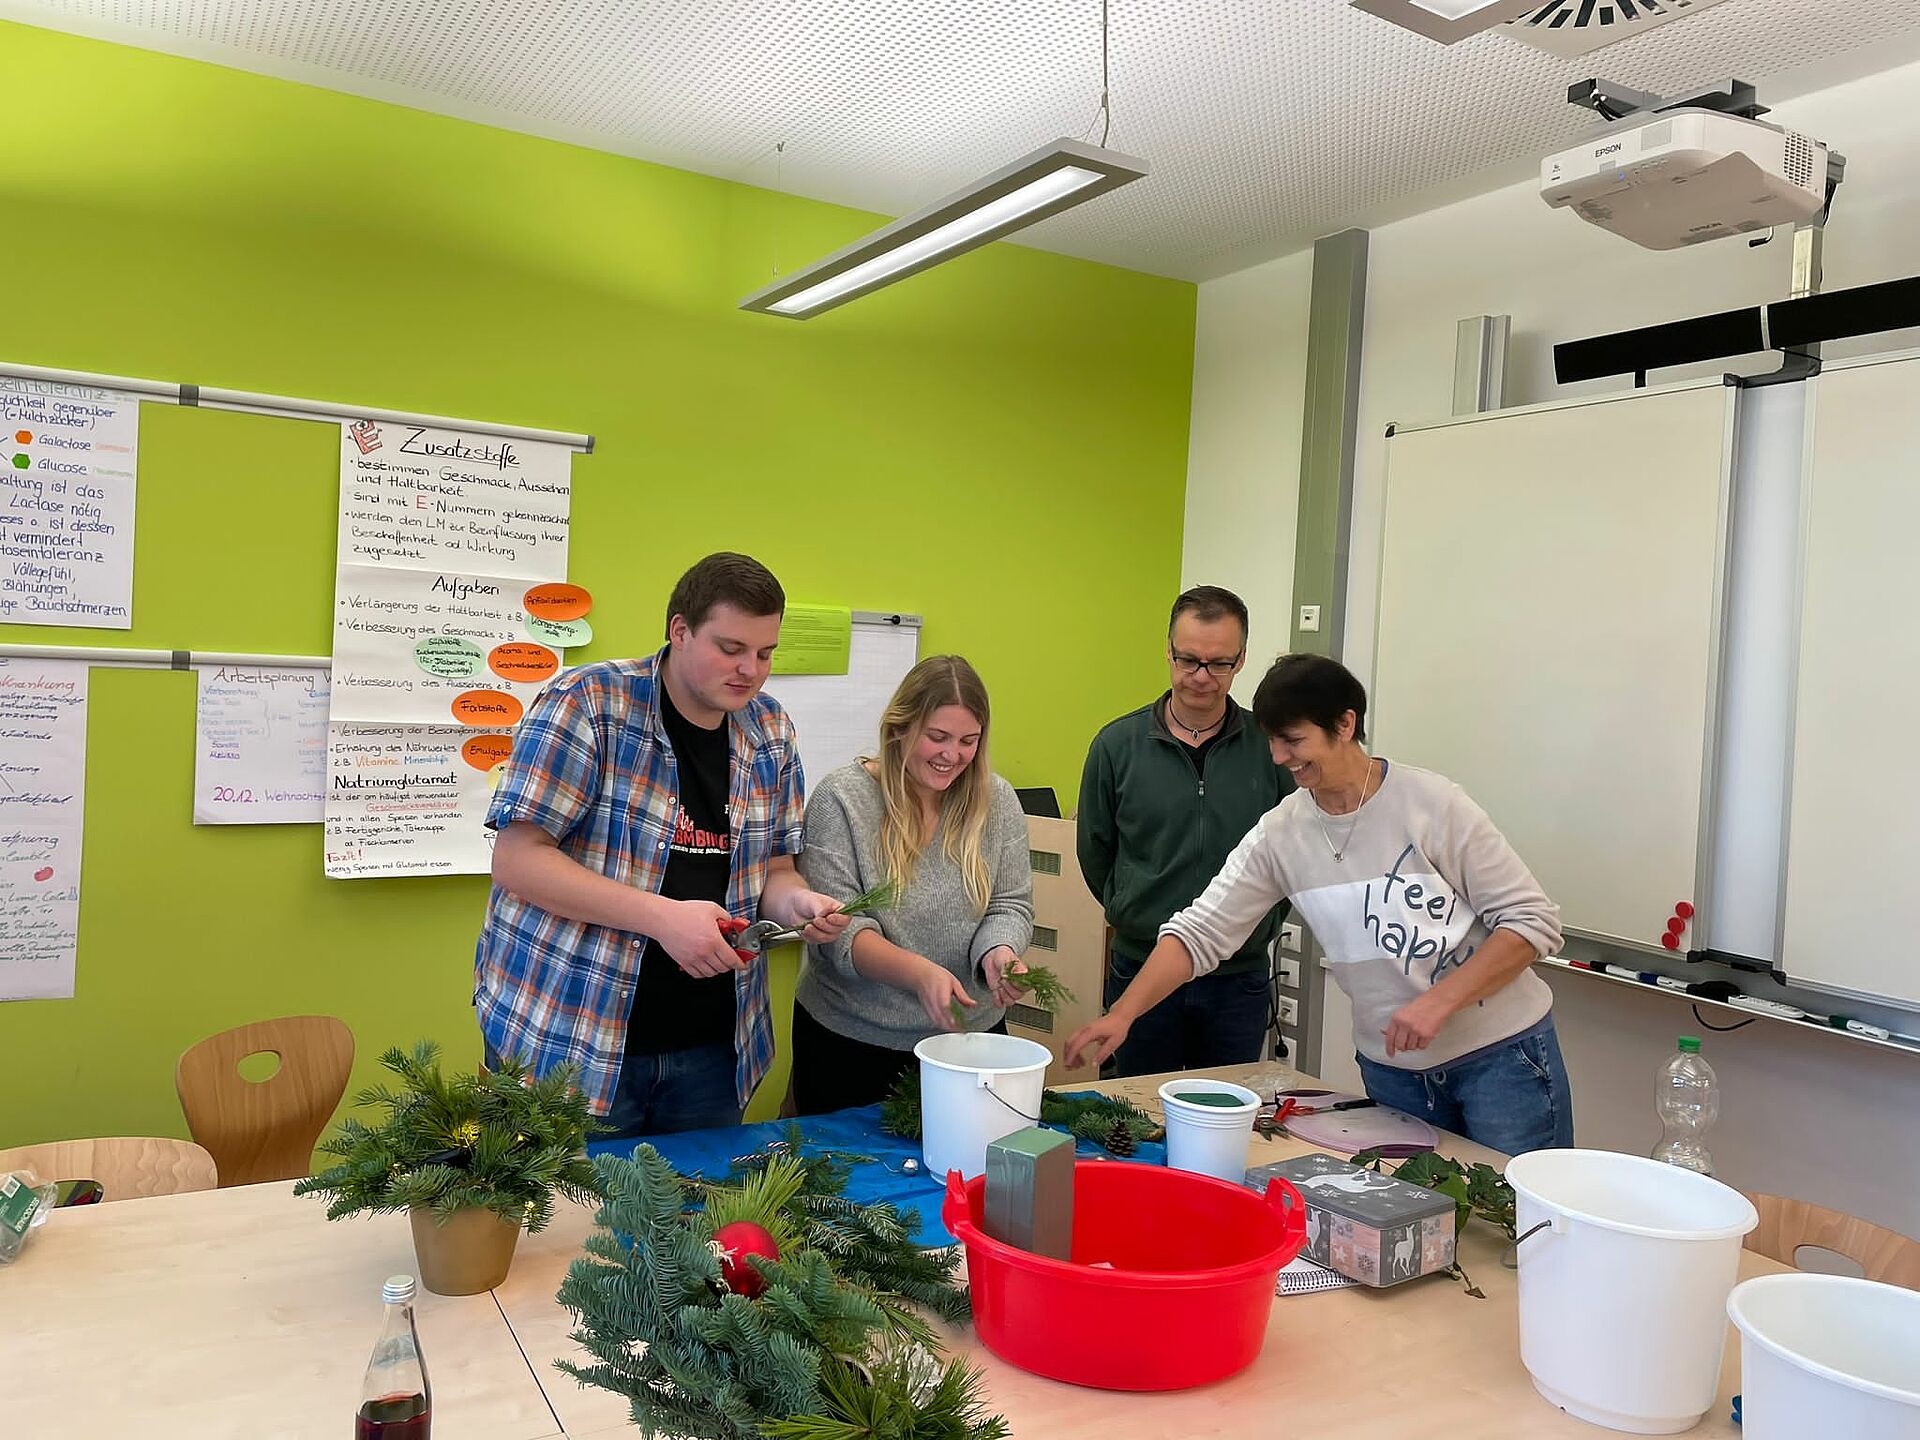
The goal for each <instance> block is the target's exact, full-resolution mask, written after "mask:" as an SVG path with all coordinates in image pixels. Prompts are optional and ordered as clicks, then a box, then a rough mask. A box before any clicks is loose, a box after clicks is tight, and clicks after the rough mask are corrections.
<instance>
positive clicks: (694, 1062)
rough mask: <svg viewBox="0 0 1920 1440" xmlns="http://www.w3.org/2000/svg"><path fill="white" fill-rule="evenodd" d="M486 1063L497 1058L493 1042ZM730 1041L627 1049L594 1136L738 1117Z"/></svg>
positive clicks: (631, 1134)
mask: <svg viewBox="0 0 1920 1440" xmlns="http://www.w3.org/2000/svg"><path fill="white" fill-rule="evenodd" d="M486 1050H487V1067H488V1068H489V1069H492V1068H493V1067H494V1066H495V1065H497V1064H498V1063H499V1057H498V1056H496V1055H495V1054H494V1053H493V1047H492V1046H491V1045H489V1046H487V1047H486ZM733 1069H734V1053H733V1042H732V1041H727V1042H725V1043H723V1044H719V1045H699V1046H696V1047H694V1048H693V1049H691V1050H667V1051H663V1052H662V1053H660V1054H658V1055H628V1056H627V1057H626V1058H625V1059H624V1060H623V1061H622V1062H621V1064H620V1076H619V1078H618V1079H617V1080H615V1081H614V1086H613V1102H612V1104H610V1105H609V1106H608V1107H607V1113H606V1114H605V1115H604V1116H601V1117H599V1119H598V1120H597V1121H596V1122H595V1123H596V1125H597V1126H600V1127H604V1128H598V1129H596V1130H595V1131H594V1133H593V1134H592V1135H591V1136H590V1137H589V1138H590V1139H592V1140H596V1141H598V1140H633V1139H637V1138H639V1137H640V1136H642V1135H667V1134H671V1133H672V1132H673V1131H676V1130H717V1129H719V1128H721V1127H723V1126H727V1125H738V1124H739V1123H740V1115H741V1108H740V1101H739V1098H738V1097H737V1096H736V1095H735V1093H734V1088H733Z"/></svg>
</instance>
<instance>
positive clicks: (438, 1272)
mask: <svg viewBox="0 0 1920 1440" xmlns="http://www.w3.org/2000/svg"><path fill="white" fill-rule="evenodd" d="M407 1216H408V1218H409V1219H411V1220H412V1221H413V1253H414V1255H415V1256H416V1257H417V1258H418V1259H419V1261H420V1283H421V1284H423V1285H425V1286H426V1287H427V1289H429V1290H431V1291H433V1293H434V1294H436V1295H478V1294H479V1293H480V1292H481V1291H483V1290H491V1289H493V1287H494V1286H496V1285H498V1284H499V1283H500V1282H501V1281H502V1280H504V1279H506V1278H507V1271H508V1270H509V1269H510V1268H511V1267H512V1265H513V1247H514V1246H515V1245H516V1244H517V1243H518V1242H519V1240H520V1227H519V1226H518V1225H515V1224H513V1223H511V1222H510V1221H506V1220H502V1219H501V1218H500V1217H499V1216H498V1215H496V1214H494V1213H493V1211H491V1210H459V1211H456V1212H455V1213H454V1214H452V1215H451V1216H449V1217H448V1218H447V1222H446V1224H444V1225H442V1224H440V1223H439V1222H438V1221H437V1220H436V1219H435V1218H434V1214H433V1211H431V1210H408V1211H407Z"/></svg>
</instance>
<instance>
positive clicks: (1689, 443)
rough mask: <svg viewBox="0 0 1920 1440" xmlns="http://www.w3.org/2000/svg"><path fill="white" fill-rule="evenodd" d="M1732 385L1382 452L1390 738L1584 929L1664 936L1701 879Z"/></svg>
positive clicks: (1379, 723)
mask: <svg viewBox="0 0 1920 1440" xmlns="http://www.w3.org/2000/svg"><path fill="white" fill-rule="evenodd" d="M1731 393H1732V392H1731V391H1728V390H1726V389H1724V388H1722V387H1721V386H1719V385H1717V384H1715V385H1713V386H1709V387H1687V388H1680V389H1674V390H1669V391H1661V392H1649V393H1646V394H1643V395H1639V396H1632V397H1621V398H1615V399H1610V400H1605V401H1596V402H1585V403H1578V404H1573V405H1556V406H1542V407H1538V408H1536V409H1528V410H1516V411H1511V412H1507V413H1504V414H1501V413H1496V414H1493V415H1490V416H1487V417H1485V418H1480V419H1475V420H1471V421H1465V422H1458V423H1451V424H1442V425H1436V426H1433V427H1429V428H1424V429H1412V430H1402V431H1400V432H1398V433H1396V434H1395V435H1393V437H1392V438H1391V439H1390V440H1389V441H1388V444H1387V467H1388V468H1387V488H1386V511H1385V527H1386V528H1385V537H1384V541H1383V546H1384V548H1383V553H1382V556H1381V569H1380V605H1379V613H1378V634H1377V637H1376V645H1375V651H1374V657H1375V659H1374V664H1375V669H1374V682H1373V689H1372V711H1373V716H1372V720H1373V723H1372V725H1371V727H1370V728H1371V729H1372V731H1373V732H1374V737H1375V746H1374V748H1375V750H1376V752H1377V753H1379V754H1382V755H1384V756H1386V757H1387V758H1388V759H1389V760H1400V761H1405V762H1410V763H1412V764H1415V765H1421V766H1425V767H1426V768H1428V769H1431V770H1435V771H1438V772H1439V773H1441V774H1442V775H1445V776H1447V777H1448V778H1449V779H1452V780H1454V781H1456V782H1458V783H1459V784H1460V785H1461V786H1462V787H1463V788H1464V789H1465V790H1466V792H1467V793H1468V794H1469V795H1470V796H1472V797H1473V798H1474V799H1475V800H1476V801H1478V802H1479V804H1480V805H1481V807H1482V808H1484V809H1485V810H1486V811H1487V812H1488V814H1489V815H1491V816H1492V818H1493V821H1494V823H1495V824H1496V825H1497V826H1498V827H1499V828H1500V829H1501V831H1502V832H1503V833H1504V834H1505V835H1506V837H1507V838H1508V840H1509V841H1511V842H1512V844H1513V846H1514V848H1515V849H1516V850H1517V851H1518V852H1519V854H1520V857H1521V859H1523V860H1524V861H1525V862H1526V863H1527V865H1528V866H1529V867H1530V868H1531V869H1532V870H1533V872H1534V874H1535V876H1536V877H1538V879H1539V880H1540V883H1541V885H1542V887H1543V888H1544V889H1545V890H1546V892H1547V894H1548V895H1549V896H1551V897H1552V898H1553V899H1554V900H1555V901H1556V902H1558V904H1559V905H1560V907H1561V912H1562V921H1563V923H1564V924H1565V926H1566V927H1567V928H1568V929H1569V930H1574V931H1578V932H1580V933H1583V934H1586V935H1589V936H1593V937H1597V938H1602V939H1606V940H1610V941H1614V942H1617V943H1624V944H1629V945H1638V946H1642V947H1648V946H1657V945H1658V942H1659V938H1660V936H1661V934H1662V933H1663V932H1664V931H1665V929H1666V923H1667V919H1668V917H1669V916H1671V915H1672V914H1673V907H1674V905H1675V903H1676V902H1678V901H1680V900H1684V899H1690V898H1691V897H1692V896H1693V895H1694V893H1695V888H1696V874H1697V869H1698V859H1699V836H1700V834H1701V829H1702V819H1703V791H1704V789H1705V785H1706V782H1705V779H1704V777H1705V775H1706V774H1707V773H1708V771H1707V736H1708V733H1709V719H1710V715H1711V710H1712V704H1713V699H1714V696H1713V688H1714V679H1715V672H1716V658H1717V651H1718V645H1717V640H1716V637H1717V635H1718V633H1719V613H1718V605H1719V597H1720V594H1721V591H1722V587H1723V584H1724V573H1725V564H1724V558H1725V551H1726V541H1725V525H1724V516H1725V513H1726V504H1725V500H1724V495H1725V492H1726V485H1727V476H1728V473H1729V467H1728V457H1729V453H1730V447H1729V433H1730V432H1729V416H1730V409H1731V400H1730V396H1731Z"/></svg>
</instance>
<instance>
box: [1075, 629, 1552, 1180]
mask: <svg viewBox="0 0 1920 1440" xmlns="http://www.w3.org/2000/svg"><path fill="white" fill-rule="evenodd" d="M1366 713H1367V695H1366V690H1365V688H1364V687H1362V685H1361V684H1360V682H1359V680H1357V679H1356V678H1355V677H1354V676H1353V674H1352V672H1350V671H1349V670H1348V669H1347V668H1346V667H1345V666H1343V665H1341V664H1340V663H1339V662H1338V661H1335V660H1330V659H1327V658H1326V657H1325V656H1320V655H1286V656H1282V657H1281V658H1280V659H1279V660H1277V661H1275V662H1274V665H1273V667H1272V668H1271V669H1270V670H1268V672H1267V674H1266V677H1265V678H1264V679H1263V680H1262V681H1261V682H1260V688H1259V690H1258V691H1257V692H1256V693H1255V695H1254V699H1253V715H1254V720H1255V721H1256V723H1258V724H1259V726H1260V728H1261V729H1262V730H1264V731H1265V732H1266V734H1267V738H1268V742H1269V744H1270V745H1271V747H1272V749H1273V758H1274V760H1275V762H1276V763H1278V764H1282V765H1285V766H1286V767H1287V768H1288V769H1289V770H1290V771H1292V772H1293V777H1294V780H1295V782H1296V783H1297V784H1298V785H1299V787H1300V788H1299V789H1298V790H1297V791H1295V792H1294V793H1293V794H1291V795H1289V796H1287V797H1286V799H1284V800H1282V801H1281V802H1280V803H1279V804H1278V805H1276V806H1275V807H1274V808H1273V809H1271V810H1269V811H1268V812H1267V813H1266V814H1265V815H1263V816H1262V817H1261V818H1260V820H1259V822H1258V823H1257V824H1256V825H1255V826H1254V828H1253V829H1252V830H1251V831H1250V832H1249V833H1248V834H1247V837H1246V838H1245V839H1244V840H1242V841H1241V842H1240V845H1239V847H1238V848H1237V849H1236V850H1235V851H1234V852H1233V854H1232V855H1231V856H1229V857H1228V859H1227V863H1226V865H1225V866H1224V867H1223V868H1222V869H1221V871H1220V873H1219V874H1218V875H1217V876H1215V877H1214V881H1213V883H1212V884H1211V885H1209V886H1208V887H1207V890H1206V892H1205V893H1204V894H1203V895H1201V897H1200V898H1199V899H1198V900H1196V901H1195V902H1194V903H1193V904H1192V905H1191V906H1189V907H1188V908H1187V909H1185V910H1182V911H1180V912H1179V913H1178V914H1176V915H1174V916H1173V917H1172V918H1171V919H1169V920H1168V921H1167V923H1166V924H1165V925H1163V926H1161V928H1160V939H1159V942H1158V943H1157V944H1156V945H1155V946H1154V950H1153V953H1152V955H1150V956H1149V957H1148V959H1147V963H1146V965H1145V966H1144V967H1142V969H1141V971H1140V973H1139V974H1138V975H1137V976H1135V978H1134V981H1133V983H1132V985H1130V986H1129V987H1128V988H1127V990H1126V992H1125V993H1124V994H1123V995H1122V996H1121V997H1120V999H1119V1000H1118V1001H1117V1002H1116V1003H1115V1004H1114V1005H1113V1007H1112V1008H1111V1009H1110V1010H1108V1012H1107V1013H1106V1014H1105V1015H1104V1016H1102V1017H1101V1018H1100V1019H1098V1020H1096V1021H1094V1022H1093V1023H1092V1024H1090V1025H1086V1026H1083V1027H1082V1028H1081V1029H1080V1031H1079V1032H1078V1033H1076V1034H1075V1035H1074V1036H1073V1037H1072V1038H1071V1039H1070V1040H1069V1041H1068V1042H1067V1054H1068V1056H1069V1063H1079V1062H1080V1061H1082V1060H1086V1059H1091V1060H1096V1061H1097V1060H1099V1059H1101V1058H1103V1057H1105V1056H1106V1055H1109V1054H1111V1053H1112V1052H1113V1050H1114V1049H1115V1048H1116V1047H1117V1046H1118V1045H1119V1044H1120V1042H1121V1041H1122V1040H1124V1039H1125V1038H1126V1035H1127V1031H1128V1029H1129V1028H1130V1027H1131V1025H1132V1023H1133V1021H1134V1020H1135V1019H1136V1018H1137V1017H1138V1016H1140V1015H1142V1014H1144V1013H1145V1012H1146V1011H1148V1010H1150V1009H1152V1008H1153V1007H1154V1006H1155V1005H1157V1004H1159V1003H1160V1001H1161V1000H1163V999H1165V998H1166V997H1167V996H1168V995H1170V994H1172V993H1173V992H1174V991H1175V990H1177V989H1178V988H1179V987H1180V986H1181V985H1183V984H1184V983H1186V981H1188V980H1189V979H1191V978H1193V977H1194V976H1195V975H1204V974H1206V973H1207V972H1209V971H1210V970H1212V969H1213V968H1214V966H1216V965H1218V964H1219V963H1220V961H1221V959H1222V958H1223V957H1225V956H1228V955H1231V954H1233V953H1234V952H1235V950H1237V949H1238V948H1239V946H1240V944H1241V943H1242V941H1243V940H1244V939H1245V937H1246V936H1247V934H1248V933H1250V932H1251V931H1252V929H1253V927H1254V926H1255V925H1257V924H1259V922H1260V918H1261V917H1262V916H1263V915H1265V914H1266V913H1267V912H1268V911H1269V910H1271V909H1272V908H1273V906H1274V904H1275V903H1276V902H1278V901H1279V900H1280V899H1282V898H1283V897H1290V898H1291V899H1292V900H1293V903H1294V906H1295V908H1296V910H1297V911H1298V913H1299V914H1300V915H1301V916H1302V917H1303V918H1304V919H1305V920H1306V922H1307V924H1308V926H1309V927H1310V928H1311V929H1312V930H1313V934H1314V938H1315V939H1316V940H1318V941H1319V942H1320V944H1321V946H1322V948H1323V949H1324V950H1325V951H1326V956H1327V962H1328V968H1329V971H1330V973H1331V974H1332V975H1333V977H1334V979H1335V980H1336V981H1337V982H1338V983H1339V985H1340V988H1341V989H1342V990H1344V991H1346V992H1347V995H1348V996H1349V998H1350V999H1351V1000H1352V1001H1353V1028H1354V1045H1355V1048H1356V1050H1357V1052H1358V1053H1357V1056H1356V1058H1357V1059H1358V1061H1359V1064H1360V1072H1361V1074H1362V1076H1363V1077H1364V1078H1365V1081H1366V1087H1367V1094H1368V1095H1369V1096H1371V1097H1372V1098H1373V1099H1375V1100H1377V1101H1379V1102H1380V1103H1381V1104H1382V1105H1387V1106H1391V1107H1392V1108H1393V1109H1396V1110H1404V1111H1406V1112H1408V1113H1409V1114H1413V1115H1418V1116H1420V1117H1421V1118H1423V1119H1426V1120H1429V1121H1431V1122H1432V1123H1433V1124H1435V1125H1438V1126H1440V1127H1441V1128H1442V1129H1446V1130H1452V1131H1455V1132H1457V1133H1459V1134H1463V1135H1465V1136H1467V1137H1468V1138H1469V1139H1472V1140H1477V1141H1478V1142H1480V1143H1481V1144H1482V1145H1486V1146H1489V1147H1491V1148H1492V1149H1495V1150H1500V1151H1504V1152H1505V1153H1507V1154H1510V1155H1511V1154H1519V1153H1521V1152H1522V1151H1526V1150H1537V1149H1541V1148H1543V1147H1546V1146H1564V1145H1571V1144H1572V1143H1573V1097H1572V1095H1571V1093H1570V1091H1569V1087H1568V1083H1567V1071H1566V1066H1565V1064H1564V1063H1563V1061H1562V1060H1561V1056H1560V1042H1559V1039H1558V1037H1557V1036H1556V1035H1555V1033H1554V1027H1553V1015H1552V1004H1553V992H1552V991H1551V990H1550V989H1549V988H1548V987H1547V984H1546V982H1545V981H1543V980H1542V979H1541V978H1540V977H1539V976H1538V975H1536V974H1534V973H1533V970H1532V968H1531V967H1532V965H1533V962H1534V961H1535V960H1536V959H1538V958H1539V957H1540V956H1542V955H1550V954H1552V953H1554V952H1555V951H1556V950H1558V949H1559V946H1560V938H1561V937H1560V911H1559V907H1558V906H1556V905H1555V904H1554V903H1553V902H1552V901H1551V900H1549V899H1548V898H1547V897H1546V895H1545V894H1544V893H1543V892H1542V891H1541V889H1540V885H1539V883H1538V882H1537V881H1536V880H1535V879H1534V878H1533V875H1532V873H1531V872H1529V871H1528V869H1527V867H1526V865H1525V864H1524V863H1523V862H1522V861H1521V859H1520V857H1519V856H1518V855H1516V854H1515V853H1514V850H1513V847H1512V846H1511V845H1509V844H1508V843H1507V841H1506V838H1505V837H1504V836H1503V835H1501V833H1500V832H1499V831H1498V830H1497V829H1495V828H1494V824H1493V822H1492V821H1491V820H1490V819H1488V818H1487V814H1486V812H1485V811H1484V810H1482V809H1481V808H1480V807H1479V806H1478V805H1476V804H1474V803H1473V801H1472V800H1471V799H1469V798H1468V797H1467V794H1466V792H1465V791H1463V790H1462V789H1461V788H1460V787H1459V786H1458V785H1455V784H1454V783H1453V782H1452V781H1450V780H1447V779H1445V778H1444V777H1442V776H1439V775H1435V774H1434V773H1432V772H1431V771H1428V770H1421V769H1419V768H1417V767H1416V766H1412V765H1403V764H1398V763H1394V764H1389V763H1388V762H1387V761H1386V760H1383V759H1378V758H1375V757H1373V756H1370V755H1368V754H1367V752H1366V750H1365V749H1364V748H1363V747H1362V741H1363V740H1364V739H1365V735H1366V731H1365V728H1364V727H1365V721H1366Z"/></svg>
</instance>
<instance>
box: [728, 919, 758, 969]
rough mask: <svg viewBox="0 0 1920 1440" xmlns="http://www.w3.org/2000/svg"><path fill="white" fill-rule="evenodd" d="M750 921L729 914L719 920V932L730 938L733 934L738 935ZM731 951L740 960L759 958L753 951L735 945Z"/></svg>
mask: <svg viewBox="0 0 1920 1440" xmlns="http://www.w3.org/2000/svg"><path fill="white" fill-rule="evenodd" d="M752 923H753V922H752V921H750V920H742V919H741V918H740V917H739V916H738V915H729V916H728V917H727V918H726V919H724V920H722V921H721V922H720V933H721V934H722V935H724V936H725V937H726V938H727V939H729V940H731V939H732V938H733V937H734V936H736V935H738V934H739V933H740V932H741V931H742V930H744V929H746V928H747V926H748V925H750V924H752ZM733 953H734V954H736V955H738V956H739V957H740V958H741V959H742V960H758V959H759V958H760V957H759V956H758V955H756V954H754V953H753V951H751V950H742V949H740V947H739V946H737V945H736V946H735V947H734V950H733Z"/></svg>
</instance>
